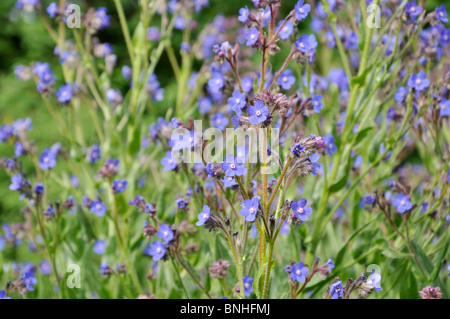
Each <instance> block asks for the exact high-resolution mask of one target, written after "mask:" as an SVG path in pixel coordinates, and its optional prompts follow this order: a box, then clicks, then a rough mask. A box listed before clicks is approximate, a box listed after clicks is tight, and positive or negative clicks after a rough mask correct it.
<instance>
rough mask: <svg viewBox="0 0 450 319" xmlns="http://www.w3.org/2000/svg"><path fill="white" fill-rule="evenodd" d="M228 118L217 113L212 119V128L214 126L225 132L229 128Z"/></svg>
mask: <svg viewBox="0 0 450 319" xmlns="http://www.w3.org/2000/svg"><path fill="white" fill-rule="evenodd" d="M228 122H229V120H228V118H227V117H226V116H225V114H223V113H220V112H218V113H215V114H214V115H213V116H212V118H211V124H212V126H214V127H215V128H217V129H219V130H221V131H223V130H225V129H226V127H227V126H228Z"/></svg>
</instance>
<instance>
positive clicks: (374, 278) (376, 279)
mask: <svg viewBox="0 0 450 319" xmlns="http://www.w3.org/2000/svg"><path fill="white" fill-rule="evenodd" d="M369 280H370V281H371V284H372V286H373V288H374V289H375V291H376V292H380V291H381V290H383V288H381V286H380V282H381V276H380V275H379V274H376V273H375V269H373V270H372V273H371V274H370V277H369Z"/></svg>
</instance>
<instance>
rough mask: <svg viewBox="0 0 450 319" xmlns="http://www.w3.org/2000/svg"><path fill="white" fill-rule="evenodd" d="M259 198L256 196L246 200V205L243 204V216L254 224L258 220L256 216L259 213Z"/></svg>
mask: <svg viewBox="0 0 450 319" xmlns="http://www.w3.org/2000/svg"><path fill="white" fill-rule="evenodd" d="M259 201H260V198H259V196H255V197H253V198H252V199H246V200H245V201H244V203H242V204H241V206H242V208H241V211H240V213H241V215H242V216H244V217H245V220H246V221H248V222H253V221H255V219H256V214H257V213H258V207H259Z"/></svg>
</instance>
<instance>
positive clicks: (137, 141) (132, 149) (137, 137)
mask: <svg viewBox="0 0 450 319" xmlns="http://www.w3.org/2000/svg"><path fill="white" fill-rule="evenodd" d="M140 147H141V130H140V129H139V128H138V127H136V128H135V129H134V131H133V139H132V140H131V143H130V145H129V146H128V153H129V154H130V155H134V154H136V153H137V152H138V151H139V148H140Z"/></svg>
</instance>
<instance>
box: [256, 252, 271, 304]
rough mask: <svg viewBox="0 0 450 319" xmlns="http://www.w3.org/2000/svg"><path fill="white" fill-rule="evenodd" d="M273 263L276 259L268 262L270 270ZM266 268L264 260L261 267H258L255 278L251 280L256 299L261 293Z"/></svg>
mask: <svg viewBox="0 0 450 319" xmlns="http://www.w3.org/2000/svg"><path fill="white" fill-rule="evenodd" d="M275 264H276V261H275V260H272V262H271V264H270V270H272V268H273V267H275ZM266 268H267V262H265V263H264V264H263V265H262V266H261V267H259V269H258V272H257V273H256V276H255V279H254V281H253V291H254V292H255V294H256V297H258V299H260V298H261V296H262V293H263V289H264V279H265V273H266Z"/></svg>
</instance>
